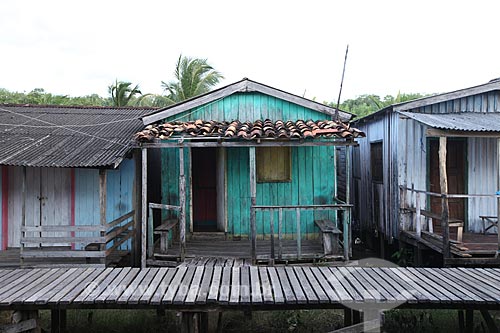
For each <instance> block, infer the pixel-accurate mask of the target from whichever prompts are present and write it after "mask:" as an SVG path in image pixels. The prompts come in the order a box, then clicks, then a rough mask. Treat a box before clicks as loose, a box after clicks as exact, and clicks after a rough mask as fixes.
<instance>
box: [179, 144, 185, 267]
mask: <svg viewBox="0 0 500 333" xmlns="http://www.w3.org/2000/svg"><path fill="white" fill-rule="evenodd" d="M179 206H180V207H181V210H180V212H179V213H180V216H179V230H180V257H181V261H184V258H185V257H186V175H185V174H184V148H183V147H182V148H179Z"/></svg>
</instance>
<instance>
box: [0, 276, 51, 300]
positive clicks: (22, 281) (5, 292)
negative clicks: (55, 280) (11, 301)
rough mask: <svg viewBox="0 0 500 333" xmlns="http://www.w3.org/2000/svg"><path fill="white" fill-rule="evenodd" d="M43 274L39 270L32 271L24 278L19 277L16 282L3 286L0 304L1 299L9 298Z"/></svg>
mask: <svg viewBox="0 0 500 333" xmlns="http://www.w3.org/2000/svg"><path fill="white" fill-rule="evenodd" d="M44 273H45V272H44V271H43V270H41V269H34V270H33V271H31V272H28V273H26V275H25V276H20V277H19V279H18V280H16V281H13V282H11V283H10V284H8V285H6V286H4V287H3V288H2V290H1V293H0V303H1V301H2V300H3V299H6V298H8V297H10V296H11V295H13V294H15V293H16V292H18V291H19V290H21V289H22V288H24V287H25V286H26V284H27V283H31V282H33V281H34V280H36V279H38V278H39V277H40V276H42V275H43V274H44Z"/></svg>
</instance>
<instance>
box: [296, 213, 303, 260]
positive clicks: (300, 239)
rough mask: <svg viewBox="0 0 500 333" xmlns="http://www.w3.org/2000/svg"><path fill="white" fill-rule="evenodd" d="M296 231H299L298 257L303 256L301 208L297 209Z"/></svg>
mask: <svg viewBox="0 0 500 333" xmlns="http://www.w3.org/2000/svg"><path fill="white" fill-rule="evenodd" d="M295 219H296V229H297V230H296V232H297V259H299V260H300V258H301V257H302V234H301V230H300V208H296V209H295Z"/></svg>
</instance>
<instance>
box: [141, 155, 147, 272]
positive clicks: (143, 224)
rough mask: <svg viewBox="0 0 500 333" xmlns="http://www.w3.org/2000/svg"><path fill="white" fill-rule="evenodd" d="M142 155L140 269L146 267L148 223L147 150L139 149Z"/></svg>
mask: <svg viewBox="0 0 500 333" xmlns="http://www.w3.org/2000/svg"><path fill="white" fill-rule="evenodd" d="M141 153H142V174H141V177H142V190H141V203H142V205H141V207H142V208H141V267H142V268H145V267H146V249H147V242H146V239H147V230H148V229H147V223H148V150H147V149H146V148H142V149H141Z"/></svg>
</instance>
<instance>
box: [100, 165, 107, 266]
mask: <svg viewBox="0 0 500 333" xmlns="http://www.w3.org/2000/svg"><path fill="white" fill-rule="evenodd" d="M106 182H107V172H106V169H103V168H101V169H99V210H100V222H101V226H103V227H105V226H106V205H107V199H106V197H107V193H106V192H107V184H106ZM100 236H101V237H104V236H106V232H105V231H101V234H100ZM99 251H106V244H101V245H100V246H99ZM101 264H104V265H106V257H104V258H102V259H101Z"/></svg>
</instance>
